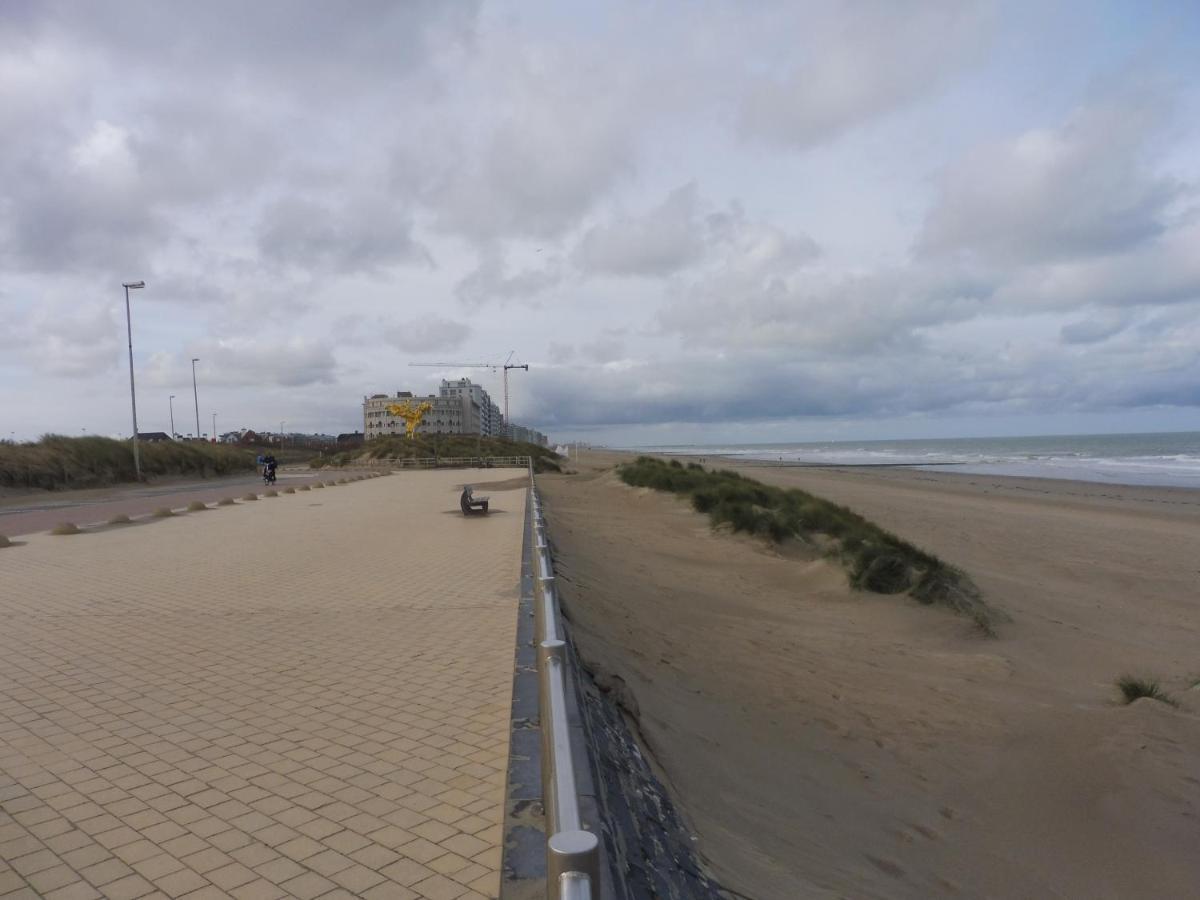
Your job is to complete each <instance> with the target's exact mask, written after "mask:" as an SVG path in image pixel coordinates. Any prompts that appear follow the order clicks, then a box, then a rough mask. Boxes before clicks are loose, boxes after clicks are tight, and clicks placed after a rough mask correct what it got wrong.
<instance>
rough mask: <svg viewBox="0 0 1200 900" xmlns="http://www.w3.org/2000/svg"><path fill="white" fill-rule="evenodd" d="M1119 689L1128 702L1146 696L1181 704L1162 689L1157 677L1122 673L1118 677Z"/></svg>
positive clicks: (1122, 697)
mask: <svg viewBox="0 0 1200 900" xmlns="http://www.w3.org/2000/svg"><path fill="white" fill-rule="evenodd" d="M1117 690H1119V691H1120V692H1121V699H1122V700H1123V701H1124V702H1125V703H1126V704H1130V703H1132V702H1133V701H1134V700H1140V699H1142V698H1143V697H1146V698H1149V699H1150V700H1157V701H1159V702H1160V703H1166V704H1167V705H1168V706H1178V705H1179V703H1178V702H1177V701H1176V700H1175V698H1173V697H1172V696H1171V695H1170V694H1168V693H1167V692H1166V691H1164V690H1163V689H1162V685H1160V684H1159V683H1158V680H1157V679H1155V678H1138V677H1136V676H1134V675H1122V676H1121V677H1120V678H1118V679H1117Z"/></svg>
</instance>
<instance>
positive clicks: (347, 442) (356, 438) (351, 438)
mask: <svg viewBox="0 0 1200 900" xmlns="http://www.w3.org/2000/svg"><path fill="white" fill-rule="evenodd" d="M362 442H363V433H362V432H361V431H350V432H347V433H345V434H339V435H338V436H337V443H338V446H339V447H361V446H362Z"/></svg>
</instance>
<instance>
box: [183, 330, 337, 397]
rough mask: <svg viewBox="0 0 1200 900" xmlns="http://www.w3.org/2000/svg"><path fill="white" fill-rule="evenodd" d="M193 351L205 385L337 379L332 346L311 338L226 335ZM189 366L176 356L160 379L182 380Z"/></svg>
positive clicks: (298, 383)
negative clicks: (171, 365) (238, 336)
mask: <svg viewBox="0 0 1200 900" xmlns="http://www.w3.org/2000/svg"><path fill="white" fill-rule="evenodd" d="M193 352H194V353H195V355H196V356H198V357H199V358H200V362H199V363H198V364H197V371H198V372H199V373H200V374H201V376H202V377H203V381H204V383H205V384H207V385H219V386H224V387H238V388H255V387H260V388H266V387H276V386H278V387H305V386H307V385H312V384H329V383H332V382H333V381H335V380H336V379H335V375H336V370H337V361H336V360H335V359H334V356H333V350H332V348H331V347H330V346H329V345H328V344H326V343H325V342H324V341H321V340H317V339H313V338H305V337H292V338H286V339H282V340H281V339H276V338H256V337H247V338H228V339H224V340H216V341H205V342H202V343H200V344H197V345H196V347H195V349H194V351H193ZM189 359H190V357H189ZM190 367H191V363H190V362H189V361H185V360H183V359H179V360H177V361H175V364H174V365H173V367H172V368H171V370H170V372H169V373H167V372H164V373H163V374H162V375H161V376H159V378H160V381H162V383H166V384H176V383H182V382H183V381H184V380H185V377H186V376H185V374H184V370H185V369H186V371H187V374H188V376H190V372H191V368H190ZM186 380H190V377H186Z"/></svg>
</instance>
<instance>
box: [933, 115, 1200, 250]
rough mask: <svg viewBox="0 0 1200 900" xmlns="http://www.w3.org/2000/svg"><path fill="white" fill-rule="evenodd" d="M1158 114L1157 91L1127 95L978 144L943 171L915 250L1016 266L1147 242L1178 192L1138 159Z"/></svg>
mask: <svg viewBox="0 0 1200 900" xmlns="http://www.w3.org/2000/svg"><path fill="white" fill-rule="evenodd" d="M1165 116H1166V111H1165V108H1164V101H1163V100H1162V98H1161V97H1157V96H1154V95H1148V94H1147V93H1145V92H1131V93H1130V94H1129V95H1125V96H1118V97H1113V98H1108V99H1105V100H1101V101H1097V102H1094V103H1091V104H1088V105H1086V106H1083V107H1080V108H1079V109H1077V110H1076V111H1075V112H1074V113H1072V114H1071V115H1070V116H1069V117H1068V119H1067V120H1066V121H1065V122H1064V123H1063V124H1062V125H1060V126H1058V127H1056V128H1038V129H1032V130H1029V131H1026V132H1024V133H1022V134H1020V135H1018V136H1017V137H1015V138H1010V139H1006V140H1002V141H998V142H995V143H991V144H985V145H982V146H979V147H977V148H976V149H974V150H972V151H971V152H970V153H968V154H967V155H966V156H965V157H964V158H962V159H960V160H958V161H957V162H955V163H952V164H951V165H950V166H948V167H947V168H946V170H945V172H944V173H943V175H942V177H941V179H940V183H939V187H938V195H937V199H936V200H935V202H934V205H933V207H932V208H931V209H930V211H929V214H928V216H927V217H926V220H925V224H924V227H923V229H922V231H921V234H920V236H919V237H918V240H917V250H918V251H919V252H920V253H922V254H924V255H926V256H930V257H940V256H946V255H950V254H970V255H971V256H973V257H975V258H979V259H983V260H988V261H993V262H996V263H1000V264H1018V263H1026V262H1045V261H1055V260H1064V259H1078V258H1080V257H1088V256H1095V255H1104V254H1110V253H1114V252H1119V251H1122V250H1127V249H1129V248H1132V247H1136V246H1137V245H1138V244H1141V243H1144V242H1146V241H1149V240H1152V239H1153V238H1155V237H1157V236H1159V235H1161V234H1162V233H1163V232H1164V230H1165V228H1166V227H1167V222H1166V220H1167V213H1168V207H1169V206H1170V204H1171V203H1172V201H1174V200H1176V199H1177V198H1179V197H1180V195H1181V186H1180V185H1179V184H1178V183H1177V182H1176V181H1175V180H1173V179H1172V178H1170V177H1168V176H1165V175H1161V174H1157V173H1155V172H1154V171H1153V170H1151V169H1150V168H1149V167H1148V164H1147V160H1146V157H1147V155H1148V146H1149V142H1150V140H1151V138H1152V137H1153V136H1154V135H1155V134H1156V133H1157V132H1158V131H1159V130H1160V128H1161V126H1162V124H1163V122H1164V120H1165Z"/></svg>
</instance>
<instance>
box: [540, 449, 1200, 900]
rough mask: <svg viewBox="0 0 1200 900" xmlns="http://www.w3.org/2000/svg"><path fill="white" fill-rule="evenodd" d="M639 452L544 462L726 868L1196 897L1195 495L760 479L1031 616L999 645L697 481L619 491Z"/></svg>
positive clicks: (1000, 888) (679, 776) (742, 875)
mask: <svg viewBox="0 0 1200 900" xmlns="http://www.w3.org/2000/svg"><path fill="white" fill-rule="evenodd" d="M619 458H620V457H618V456H616V455H615V454H602V453H591V454H589V453H586V452H585V453H584V456H583V459H582V460H581V461H580V462H578V463H576V462H574V461H572V463H571V464H570V465H571V467H572V468H574V469H576V470H577V474H574V475H565V476H549V475H543V476H539V479H538V481H539V484H540V486H541V488H542V492H543V496H544V497H545V500H546V508H547V518H548V521H549V530H550V535H551V538H552V540H553V543H554V547H555V551H556V563H557V566H558V570H559V574H560V583H561V584H562V592H563V596H564V603H565V608H566V612H567V614H568V616H569V618H570V619H571V621H572V622H573V624H574V635H575V638H576V641H577V643H578V645H579V648H580V650H581V652H582V655H583V657H584V659H585V660H586V661H588V662H589V664H590V665H592V666H594V667H595V668H596V669H597V670H598V671H599V672H600V673H601V677H602V678H603V679H607V680H608V681H609V682H610V683H613V684H616V685H618V686H620V690H619V691H618V692H617V693H618V694H619V695H621V696H623V697H624V698H625V702H626V704H627V706H628V707H629V709H630V711H631V713H632V716H631V718H634V719H635V720H636V723H637V727H638V729H639V731H640V734H641V737H642V739H643V741H644V743H645V744H646V746H647V747H648V749H649V750H650V752H651V753H652V754H653V758H654V759H655V761H656V762H657V764H658V766H659V767H660V769H661V773H662V775H663V778H664V781H665V782H666V783H667V784H668V785H669V787H670V788H671V790H672V792H673V794H674V796H675V797H676V799H677V801H678V802H679V803H680V805H681V807H682V809H683V811H684V813H685V815H686V817H687V819H688V821H689V822H690V824H691V825H692V826H693V827H694V829H695V832H696V834H697V836H698V840H697V847H698V849H699V851H700V853H701V855H702V856H703V858H704V860H705V861H706V863H707V864H708V865H709V867H710V869H711V870H712V872H713V873H714V874H715V875H716V876H717V877H718V878H719V879H720V880H721V881H722V882H723V883H724V884H725V885H726V886H727V887H729V888H732V889H734V890H736V891H738V892H741V893H742V894H744V895H746V896H749V897H754V898H800V897H854V898H860V897H861V898H867V897H878V898H897V897H912V898H918V897H1038V898H1050V897H1070V898H1130V897H1151V896H1153V897H1181V898H1182V897H1195V896H1197V893H1198V891H1200V888H1198V887H1197V886H1198V885H1200V689H1197V688H1194V687H1193V685H1194V684H1195V682H1196V681H1197V680H1200V652H1198V651H1200V492H1196V491H1187V490H1182V489H1166V488H1124V487H1114V486H1111V485H1096V484H1083V483H1077V482H1057V481H1047V480H1039V479H1015V478H1003V477H985V476H978V475H955V474H942V473H928V472H922V471H916V470H903V469H888V470H869V471H868V470H861V469H860V470H819V469H808V468H805V469H799V468H777V467H772V468H764V467H756V468H753V469H752V470H750V471H747V472H746V474H748V475H750V476H751V477H755V478H759V479H761V480H763V481H767V482H769V483H772V484H778V485H783V486H794V487H801V488H804V489H806V490H809V491H811V492H812V493H815V494H818V495H820V496H822V497H826V498H828V499H830V500H833V501H835V502H838V503H843V504H846V505H848V506H850V507H851V508H853V509H854V510H856V511H857V512H859V513H861V514H863V515H865V516H867V517H868V518H870V519H872V520H873V521H875V522H877V523H878V524H880V525H882V526H884V527H886V528H888V529H890V530H892V531H894V532H895V533H897V534H899V535H900V536H901V537H903V538H906V539H908V540H910V541H912V542H914V543H916V544H918V545H920V546H922V547H924V548H925V549H927V550H931V551H933V552H935V553H937V554H938V555H939V556H941V557H943V558H944V559H946V560H947V561H949V562H951V563H954V564H956V565H958V566H960V567H962V568H964V569H965V570H966V571H967V572H968V573H969V574H970V575H971V576H972V577H973V578H974V579H975V581H976V582H977V583H978V584H979V586H980V587H981V588H982V589H983V591H984V595H985V597H986V599H987V600H988V601H989V602H991V603H992V604H994V605H996V606H998V607H1000V608H1002V609H1003V610H1005V611H1006V612H1007V613H1008V614H1009V615H1011V617H1012V622H1011V623H1010V624H1006V625H1003V626H1001V627H1000V630H999V636H998V637H997V638H995V639H988V638H986V637H983V636H982V635H980V634H979V633H978V632H977V631H976V630H974V628H973V627H972V625H971V624H970V623H969V622H968V621H966V620H965V619H963V618H962V617H958V616H955V615H954V614H952V613H949V612H947V611H944V610H940V609H933V608H927V607H922V606H920V605H918V604H916V603H914V602H912V601H911V600H908V599H906V598H904V597H897V596H877V595H871V594H864V593H858V592H854V591H851V590H850V589H849V588H848V587H847V583H846V577H845V575H844V573H843V572H842V570H841V569H840V567H839V566H837V565H836V564H834V563H831V562H828V561H826V560H823V559H819V558H810V557H806V556H805V555H804V554H803V553H791V552H789V551H787V550H783V551H777V550H775V549H772V548H771V547H768V546H767V545H765V544H763V543H762V542H759V541H757V540H752V539H748V538H745V537H741V536H732V535H727V534H721V533H714V532H713V531H712V530H711V529H710V528H709V526H708V523H707V519H706V518H705V517H702V516H700V515H698V514H696V513H694V512H693V511H692V510H691V509H690V507H689V506H688V505H687V504H686V503H685V502H683V501H681V500H679V499H678V498H675V497H672V496H669V495H665V494H661V493H657V492H654V491H650V490H646V489H633V488H630V487H628V486H626V485H624V484H622V483H621V482H619V481H618V480H617V478H616V477H615V475H614V474H613V473H612V472H611V471H609V470H608V467H610V466H611V465H612V464H613V463H614V462H615V461H617V460H618V459H619ZM710 462H711V461H710ZM722 465H725V463H722ZM730 465H731V467H732V464H730ZM1127 672H1128V673H1133V674H1136V675H1150V676H1155V677H1158V678H1160V679H1161V680H1162V684H1163V686H1164V688H1165V689H1166V690H1167V691H1168V692H1169V693H1170V694H1171V695H1172V696H1174V697H1175V698H1176V699H1177V700H1178V701H1179V704H1180V705H1179V708H1172V707H1169V706H1167V705H1165V704H1163V703H1159V702H1157V701H1153V700H1139V701H1137V702H1135V703H1134V704H1132V705H1130V706H1124V705H1121V704H1120V703H1119V702H1118V699H1117V698H1118V692H1117V690H1116V688H1115V687H1114V681H1115V679H1116V678H1117V677H1118V676H1120V675H1122V674H1124V673H1127ZM618 679H619V680H618Z"/></svg>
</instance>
